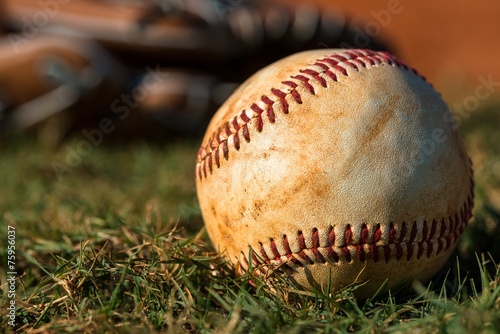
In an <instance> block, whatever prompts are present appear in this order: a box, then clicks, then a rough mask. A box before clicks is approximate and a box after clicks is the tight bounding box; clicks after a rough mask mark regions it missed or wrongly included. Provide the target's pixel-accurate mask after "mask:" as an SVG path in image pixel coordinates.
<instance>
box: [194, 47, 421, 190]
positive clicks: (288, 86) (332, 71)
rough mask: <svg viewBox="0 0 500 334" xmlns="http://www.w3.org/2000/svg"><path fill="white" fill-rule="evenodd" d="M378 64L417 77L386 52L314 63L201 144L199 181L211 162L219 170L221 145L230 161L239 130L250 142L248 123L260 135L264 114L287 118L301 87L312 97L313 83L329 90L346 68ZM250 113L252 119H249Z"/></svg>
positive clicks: (350, 54)
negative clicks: (328, 81) (285, 116)
mask: <svg viewBox="0 0 500 334" xmlns="http://www.w3.org/2000/svg"><path fill="white" fill-rule="evenodd" d="M381 64H387V65H390V66H397V67H402V68H404V69H406V70H410V71H413V72H414V73H415V74H416V75H418V76H420V75H419V74H418V73H417V72H416V71H415V70H414V69H412V68H410V67H408V66H407V65H405V64H403V63H402V62H401V61H399V60H398V59H396V58H395V57H393V56H392V55H390V54H388V53H385V52H374V51H371V50H346V51H341V52H340V53H335V54H332V55H329V56H326V57H324V58H321V59H317V60H316V61H315V62H314V63H313V64H311V65H309V66H308V67H306V68H303V69H301V70H299V73H297V74H294V75H292V76H290V78H289V79H288V80H285V81H283V82H282V85H283V88H281V89H278V88H275V87H273V88H271V89H270V95H262V97H261V99H260V101H258V102H255V103H252V104H251V105H250V107H249V108H248V113H247V110H243V111H242V112H241V113H240V114H239V115H236V116H234V118H233V119H232V121H231V122H226V123H224V124H223V125H222V126H221V127H220V128H219V129H217V131H215V132H214V134H213V135H212V136H210V138H209V139H208V140H207V141H206V142H205V143H204V144H202V146H201V147H200V149H199V151H198V155H197V159H196V160H197V164H196V168H197V173H196V175H197V177H198V178H199V179H200V180H202V179H203V178H206V177H207V176H208V174H212V173H213V170H214V166H213V160H215V165H216V167H217V168H220V162H221V161H220V160H221V159H220V157H218V155H219V154H220V146H221V145H222V146H223V147H222V153H223V155H224V158H225V159H226V160H228V159H229V150H230V146H229V144H228V141H229V138H231V137H232V146H234V148H235V149H236V150H239V149H240V147H241V141H240V138H239V135H240V129H241V130H242V131H241V132H242V135H243V138H244V139H245V141H246V142H250V131H249V129H248V123H251V122H252V120H253V121H254V122H255V128H256V130H257V131H259V132H261V131H263V127H264V123H265V122H266V120H265V119H264V117H263V113H264V111H265V114H266V118H267V120H268V121H269V122H270V123H274V122H275V121H276V112H277V111H278V110H279V109H277V108H278V107H281V111H282V112H283V114H288V113H289V112H290V104H289V101H288V100H287V99H289V98H291V99H292V100H293V101H295V102H296V103H298V104H301V103H302V96H301V93H299V91H298V90H297V88H299V87H303V88H305V89H306V91H307V92H309V93H310V94H312V95H314V94H316V88H315V87H314V85H313V83H316V82H317V83H319V85H320V86H321V87H324V88H326V87H327V86H328V85H327V84H328V83H327V80H328V79H329V80H331V81H332V82H338V80H339V75H343V76H348V75H349V72H348V68H349V69H353V70H358V71H359V70H360V68H366V67H367V66H368V65H370V66H377V65H381ZM420 77H422V76H420ZM422 78H423V77H422ZM261 103H262V104H261ZM252 113H253V115H252V116H249V115H250V114H252ZM212 155H215V157H212ZM207 164H208V171H207Z"/></svg>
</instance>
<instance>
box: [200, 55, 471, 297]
mask: <svg viewBox="0 0 500 334" xmlns="http://www.w3.org/2000/svg"><path fill="white" fill-rule="evenodd" d="M196 175H197V176H196V184H197V192H198V199H199V203H200V207H201V212H202V215H203V219H204V221H205V225H206V228H207V231H208V234H209V236H210V238H211V240H212V242H213V244H214V246H215V247H216V249H217V250H218V251H220V252H224V254H225V255H226V256H227V257H228V259H230V261H231V262H232V263H234V264H235V266H236V268H237V270H238V271H239V272H243V271H244V270H247V269H248V268H249V265H250V263H252V267H253V268H256V270H257V272H258V273H272V272H279V273H285V274H287V275H289V277H290V279H291V280H292V281H293V282H295V283H296V284H297V285H299V286H301V287H303V288H306V289H311V290H314V289H322V290H325V289H326V288H327V287H330V288H331V289H333V290H338V289H340V288H341V287H343V286H346V285H349V284H351V283H354V282H365V283H366V284H364V285H363V286H362V287H360V288H359V289H358V290H356V292H355V293H356V295H357V296H358V297H360V298H367V297H370V296H371V294H373V293H374V292H375V291H376V290H377V289H378V288H379V287H381V286H382V285H384V287H385V288H396V287H399V286H401V285H402V284H405V283H409V282H411V281H412V280H414V279H418V280H421V281H426V280H429V279H430V278H431V277H432V276H433V275H435V274H436V273H437V272H438V271H439V270H440V268H442V266H443V265H444V263H445V262H446V260H447V258H448V257H449V255H450V254H451V252H452V250H453V248H454V246H455V245H456V243H457V240H458V239H459V237H460V235H461V234H462V232H463V230H464V228H465V227H466V225H467V222H468V220H469V219H470V217H471V211H472V207H473V187H474V185H473V175H472V167H471V161H470V159H469V157H468V156H467V153H466V150H465V148H464V144H463V141H462V139H461V136H460V134H459V132H458V130H457V125H456V123H455V122H454V120H453V117H452V115H451V113H450V111H449V109H448V107H447V106H446V104H445V103H444V102H443V100H442V99H441V97H440V95H439V94H438V93H437V92H436V91H435V90H434V89H433V88H432V86H431V85H430V84H428V83H427V82H426V81H425V79H424V78H423V77H422V76H420V75H419V74H418V73H417V72H416V71H415V70H413V69H412V68H409V67H408V66H406V65H405V64H403V63H402V62H401V61H399V60H398V59H396V58H395V57H394V56H392V55H390V54H387V53H384V52H374V51H370V50H317V51H308V52H302V53H298V54H295V55H292V56H290V57H287V58H285V59H282V60H280V61H278V62H276V63H274V64H272V65H269V66H268V67H266V68H264V69H262V70H260V71H259V72H257V73H256V74H254V75H253V76H252V77H251V78H250V79H248V80H247V81H246V82H245V83H243V84H242V85H241V86H240V87H239V88H238V89H237V90H236V91H235V92H234V94H233V95H232V96H231V97H230V98H229V99H228V100H227V101H226V102H225V103H224V105H223V106H222V107H221V108H220V109H219V111H218V112H217V113H216V114H215V116H214V117H213V119H212V121H211V123H210V125H209V126H208V129H207V132H206V134H205V137H204V139H203V143H202V146H201V148H200V150H199V153H198V157H197V164H196Z"/></svg>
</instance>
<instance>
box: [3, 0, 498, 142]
mask: <svg viewBox="0 0 500 334" xmlns="http://www.w3.org/2000/svg"><path fill="white" fill-rule="evenodd" d="M499 10H500V5H499V4H498V2H495V1H494V0H485V1H483V2H482V3H481V5H480V6H479V5H477V6H472V5H471V4H470V2H467V1H465V0H462V1H451V0H446V1H441V2H439V3H435V2H431V1H429V0H428V1H411V0H376V1H370V2H369V3H360V2H351V1H347V0H337V1H327V0H316V1H301V0H288V1H286V0H272V1H264V0H253V1H252V0H184V1H181V0H149V1H138V0H102V1H95V0H43V1H38V0H3V1H2V2H0V24H1V25H0V26H1V31H2V37H1V39H0V127H1V128H0V129H1V132H2V134H3V135H4V136H9V135H12V134H14V133H19V132H26V131H30V132H32V133H35V134H36V135H37V136H39V139H40V140H42V141H43V142H45V143H47V144H48V145H51V146H54V145H58V144H59V143H61V141H62V140H63V139H64V138H65V137H67V136H68V135H71V134H72V133H75V131H79V132H81V131H82V130H84V129H87V132H86V133H87V137H90V138H93V139H94V141H95V142H97V141H98V142H100V140H101V136H100V134H99V132H100V133H102V134H105V135H106V136H105V137H106V138H107V140H108V141H110V140H112V139H114V138H120V139H124V138H132V137H140V138H147V139H148V140H151V139H152V140H165V139H169V138H171V137H172V136H178V135H181V136H185V135H188V136H193V135H195V136H196V135H200V134H201V133H203V131H204V129H205V127H206V124H207V122H208V121H209V119H210V117H211V115H212V114H213V113H214V112H215V110H216V109H217V108H218V106H220V104H221V103H222V102H223V101H224V100H225V99H226V98H227V97H228V96H229V95H230V94H231V92H232V91H233V90H234V89H235V87H237V85H238V84H240V83H241V82H242V81H244V80H245V79H246V78H247V77H249V76H250V75H251V74H252V73H254V72H255V71H257V70H258V69H259V68H262V67H263V66H265V65H267V64H269V63H271V62H273V61H276V60H277V59H280V58H282V57H284V56H286V55H289V54H292V53H295V52H299V51H302V50H307V49H318V48H371V49H376V50H388V51H390V52H393V53H395V54H396V55H397V56H399V57H400V58H402V59H403V61H405V62H406V63H408V64H410V65H411V66H413V67H414V68H416V69H417V70H418V71H419V72H420V73H421V74H423V75H424V76H425V77H426V78H427V79H428V80H429V81H430V82H431V83H432V84H433V85H434V86H435V87H436V89H437V90H438V91H440V92H441V93H442V94H443V97H444V98H445V100H446V101H447V102H448V103H449V104H450V107H451V108H452V109H457V110H458V113H460V112H461V108H462V109H463V108H465V109H466V111H463V112H462V113H463V115H466V114H468V113H469V111H470V110H472V109H477V108H478V106H479V103H483V102H484V101H485V100H490V99H492V98H494V97H495V96H499V95H500V94H499V89H498V88H500V83H499V82H500V66H498V65H497V59H498V57H497V56H498V54H499V52H500V40H499V39H498V36H497V35H498V33H499V32H500V22H499V20H498V19H497V14H498V12H499ZM480 87H483V88H480ZM477 94H479V96H476V95H477ZM469 109H470V110H469ZM460 117H463V116H460ZM103 120H104V122H103ZM101 122H103V123H104V124H100V123H101ZM101 127H102V129H101ZM95 129H99V132H98V131H93V132H92V130H95ZM89 131H90V134H89ZM92 135H93V136H94V137H92ZM103 137H104V136H103Z"/></svg>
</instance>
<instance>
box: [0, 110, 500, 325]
mask: <svg viewBox="0 0 500 334" xmlns="http://www.w3.org/2000/svg"><path fill="white" fill-rule="evenodd" d="M496 110H498V106H495V105H492V106H490V107H489V108H485V109H483V110H481V111H478V112H477V113H475V114H474V116H472V117H471V118H469V119H467V120H466V121H465V122H464V123H463V124H462V132H463V133H464V135H465V138H466V142H467V145H468V149H469V153H470V155H471V156H472V159H473V161H474V166H475V175H476V184H477V187H476V207H475V211H474V215H475V217H474V220H473V222H472V223H471V224H470V226H469V228H468V229H467V230H466V232H465V234H464V236H463V237H462V239H461V241H460V243H459V246H458V247H457V250H456V252H455V254H454V255H453V256H452V258H451V259H450V261H449V262H448V264H447V267H445V268H444V270H443V271H442V273H441V274H439V275H438V276H437V277H436V278H434V279H433V282H432V283H431V284H429V285H426V286H423V285H421V284H416V285H414V286H413V287H410V288H408V289H406V290H405V291H399V292H397V293H395V294H392V295H390V294H386V295H383V296H379V297H378V298H376V299H372V300H368V301H365V302H358V301H356V300H355V299H354V297H353V294H352V291H353V289H355V288H356V287H349V288H347V289H345V290H342V291H340V292H338V293H335V294H331V295H319V294H317V295H315V294H312V293H309V292H303V291H298V290H296V289H294V287H293V286H291V285H290V284H289V282H287V281H286V278H282V279H279V280H277V281H276V282H273V283H272V284H270V285H266V284H264V283H263V282H262V281H261V280H260V279H259V278H257V277H248V276H246V277H241V278H237V277H235V276H234V275H233V272H232V270H231V268H230V266H228V265H227V263H225V262H224V260H223V259H222V258H220V257H218V256H217V254H215V253H214V252H213V249H212V248H211V246H210V243H209V242H208V239H207V236H206V233H205V231H204V229H203V222H202V220H201V217H200V212H199V208H198V205H197V200H196V194H195V186H194V157H195V155H196V150H197V146H198V140H192V139H189V140H184V141H182V142H181V141H176V142H172V143H169V144H167V145H158V144H156V145H153V144H148V143H145V142H131V143H126V144H122V145H118V144H111V145H103V146H100V147H96V148H94V149H93V151H92V153H90V154H88V155H86V156H84V157H83V158H82V161H81V163H80V164H79V165H78V166H76V167H75V168H71V169H70V170H69V171H67V173H65V174H64V175H62V180H60V179H59V177H58V176H57V174H56V173H55V172H54V170H53V162H59V163H63V162H65V159H66V155H67V147H70V148H73V149H75V148H76V147H77V145H78V143H79V142H80V141H81V140H82V139H83V138H82V137H81V136H78V135H75V136H74V138H73V139H71V140H69V141H66V142H64V143H62V144H61V146H59V147H57V148H56V149H53V148H48V147H46V146H44V145H43V144H42V142H41V141H39V140H36V139H35V138H33V137H29V136H21V137H17V138H12V139H9V140H7V141H4V142H3V143H1V144H0V151H1V159H0V186H1V191H0V231H1V232H0V236H1V238H2V240H1V241H0V245H2V247H1V249H0V257H1V262H0V263H1V265H2V270H1V272H0V280H1V284H2V295H1V298H0V315H1V316H2V320H1V322H2V323H1V324H2V330H3V331H6V332H13V331H15V330H17V331H19V332H22V331H30V332H31V333H62V332H74V333H82V332H89V333H90V332H99V333H101V332H111V333H154V332H164V333H180V332H187V333H194V332H196V333H208V332H216V333H247V332H250V333H316V332H318V333H319V332H325V333H342V332H360V333H379V332H387V333H406V332H414V333H438V332H439V333H447V332H449V333H496V332H498V331H500V266H499V264H500V224H499V222H500V147H499V145H498V143H499V142H500V133H499V131H498V124H500V116H499V115H500V114H499V113H498V112H497V111H496ZM7 225H11V226H15V227H16V232H17V234H16V269H17V272H18V274H19V275H20V278H19V279H18V281H17V291H16V293H17V299H16V303H17V306H18V307H19V309H18V310H17V317H16V327H15V328H11V327H10V326H9V325H8V318H7V306H8V303H9V298H8V296H7V290H6V287H7V281H6V275H5V273H6V270H4V269H3V268H6V261H5V259H6V256H7V254H6V252H7V249H6V247H5V246H4V245H6V241H7V239H6V231H7ZM249 279H251V280H252V281H253V285H251V284H249Z"/></svg>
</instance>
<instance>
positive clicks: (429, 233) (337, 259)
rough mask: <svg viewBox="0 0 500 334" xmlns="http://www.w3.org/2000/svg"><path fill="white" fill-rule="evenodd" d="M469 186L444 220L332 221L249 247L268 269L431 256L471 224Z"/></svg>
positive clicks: (245, 265)
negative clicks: (457, 209) (337, 224)
mask: <svg viewBox="0 0 500 334" xmlns="http://www.w3.org/2000/svg"><path fill="white" fill-rule="evenodd" d="M470 189H471V191H470V193H469V195H468V197H467V200H466V201H465V202H464V204H463V205H462V207H461V209H460V212H458V213H456V214H455V215H454V216H450V217H447V218H443V219H441V220H440V221H439V220H435V219H434V220H432V221H431V222H427V221H426V220H424V221H422V222H417V221H414V222H412V223H405V222H403V223H402V224H400V225H396V226H395V225H394V224H392V223H391V224H388V225H382V224H377V225H376V226H371V227H369V226H368V225H367V224H362V225H361V227H360V228H356V227H355V226H354V225H347V226H346V227H345V228H344V229H343V230H342V229H336V228H335V227H334V226H330V227H329V229H328V230H326V231H325V230H320V229H318V228H313V229H312V231H310V233H309V234H308V235H307V236H305V233H304V231H298V232H297V235H296V236H289V235H283V237H282V238H281V240H275V239H272V238H271V239H269V241H267V242H266V243H263V242H259V248H257V249H253V248H252V249H251V262H252V266H253V268H259V270H261V271H263V272H265V271H266V270H265V267H266V266H268V265H272V267H278V266H279V267H281V268H284V269H285V270H286V269H289V270H293V269H295V268H297V267H303V266H305V265H313V264H318V263H327V262H328V263H341V262H348V263H350V262H352V261H354V259H358V260H359V261H360V262H365V261H368V260H369V259H371V260H372V262H374V263H377V262H379V261H381V260H382V261H385V262H386V263H388V262H389V261H391V259H392V260H396V261H401V260H406V261H411V260H412V259H413V258H415V260H420V259H421V258H422V257H423V256H424V257H426V258H431V257H433V256H436V255H438V254H440V253H441V252H444V251H446V250H448V249H449V248H450V247H452V246H454V245H455V244H456V242H457V241H458V239H459V238H460V236H461V234H462V232H463V231H464V229H465V227H466V226H467V223H468V221H469V219H470V218H471V217H472V208H473V207H474V197H473V189H474V181H473V180H472V178H471V179H470ZM325 232H326V233H325ZM294 238H295V240H293V239H294ZM292 241H293V242H294V245H293V246H291V243H292ZM292 248H294V249H292ZM248 255H249V254H245V253H244V252H243V251H242V252H241V256H240V257H239V259H238V262H239V264H240V268H241V269H244V270H248V269H249V267H250V264H249V258H248Z"/></svg>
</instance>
